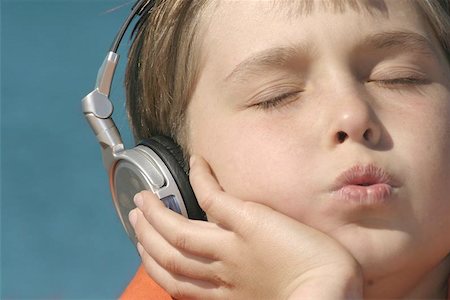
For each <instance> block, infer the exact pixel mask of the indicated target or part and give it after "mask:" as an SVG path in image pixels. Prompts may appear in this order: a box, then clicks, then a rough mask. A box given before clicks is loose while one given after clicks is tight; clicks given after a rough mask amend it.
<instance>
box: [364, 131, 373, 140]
mask: <svg viewBox="0 0 450 300" xmlns="http://www.w3.org/2000/svg"><path fill="white" fill-rule="evenodd" d="M371 134H372V132H371V131H370V129H367V130H366V131H365V132H364V134H363V137H364V139H365V140H366V141H368V140H369V139H370V136H371Z"/></svg>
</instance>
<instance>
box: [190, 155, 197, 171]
mask: <svg viewBox="0 0 450 300" xmlns="http://www.w3.org/2000/svg"><path fill="white" fill-rule="evenodd" d="M196 161H197V157H196V156H195V155H192V156H191V158H190V159H189V166H190V167H191V168H192V166H193V165H194V164H195V162H196Z"/></svg>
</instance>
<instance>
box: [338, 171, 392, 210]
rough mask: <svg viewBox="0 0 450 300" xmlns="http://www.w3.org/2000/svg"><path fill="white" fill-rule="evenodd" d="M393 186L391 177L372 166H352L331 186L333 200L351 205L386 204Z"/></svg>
mask: <svg viewBox="0 0 450 300" xmlns="http://www.w3.org/2000/svg"><path fill="white" fill-rule="evenodd" d="M396 186H397V185H396V184H395V182H394V180H393V178H392V176H391V175H390V174H389V173H387V172H386V171H385V170H384V169H382V168H380V167H377V166H376V165H373V164H368V165H354V166H353V167H351V168H349V169H348V170H346V171H344V172H343V173H341V174H340V175H339V176H338V177H337V178H336V180H335V184H334V186H333V192H332V194H333V198H334V199H335V200H339V201H342V202H345V203H349V204H352V205H362V206H374V205H379V204H383V203H386V202H387V201H388V200H389V199H390V198H391V194H392V190H393V188H395V187H396Z"/></svg>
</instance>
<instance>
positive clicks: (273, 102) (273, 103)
mask: <svg viewBox="0 0 450 300" xmlns="http://www.w3.org/2000/svg"><path fill="white" fill-rule="evenodd" d="M299 93H300V91H295V92H288V93H284V94H281V95H278V96H276V97H273V98H270V99H269V100H266V101H261V102H259V103H256V104H254V105H253V106H254V107H256V108H257V109H261V110H271V109H274V108H277V107H279V106H281V105H282V104H285V102H286V101H288V100H291V99H292V100H293V98H294V97H297V96H298V94H299Z"/></svg>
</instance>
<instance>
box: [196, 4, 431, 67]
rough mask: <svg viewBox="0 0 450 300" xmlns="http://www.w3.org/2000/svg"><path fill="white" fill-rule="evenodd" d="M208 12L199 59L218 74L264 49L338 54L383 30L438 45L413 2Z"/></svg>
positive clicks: (226, 7)
mask: <svg viewBox="0 0 450 300" xmlns="http://www.w3.org/2000/svg"><path fill="white" fill-rule="evenodd" d="M209 8H210V13H209V14H207V15H209V16H210V18H209V20H208V21H207V22H204V24H206V25H205V26H204V28H205V31H204V34H203V38H202V46H201V49H202V50H201V60H202V61H203V65H205V64H206V65H207V64H208V63H211V62H212V61H214V60H215V61H216V64H217V66H216V69H222V70H225V69H226V68H227V67H228V66H232V65H237V64H238V63H239V62H241V61H242V60H244V59H245V58H246V57H248V56H249V55H250V54H251V53H256V52H259V51H262V50H264V49H267V48H274V47H280V46H282V47H284V46H286V45H289V46H293V47H296V48H310V49H309V50H311V49H313V50H316V49H330V48H332V49H333V51H338V50H339V48H345V47H347V45H348V44H356V43H358V42H360V41H361V40H364V38H366V37H367V36H370V35H372V36H373V35H376V34H377V33H380V32H386V31H399V32H401V31H413V32H415V33H418V34H420V35H422V36H424V37H425V38H426V39H428V40H430V41H434V42H435V45H438V43H437V41H436V39H435V37H434V36H433V33H432V30H431V29H430V27H429V25H428V23H427V21H426V19H425V18H424V16H423V14H422V13H421V11H420V10H419V8H418V6H417V4H416V2H415V1H412V0H390V1H389V0H387V1H383V0H357V1H356V0H346V1H344V0H334V1H331V0H330V1H325V0H323V1H321V0H319V1H314V0H296V1H280V0H278V1H273V0H260V1H257V0H252V1H248V0H244V1H238V0H228V1H227V0H223V1H215V2H214V4H213V5H210V7H209ZM347 48H348V49H349V47H347ZM328 51H329V50H328ZM217 58H220V59H219V60H217ZM216 71H217V70H216Z"/></svg>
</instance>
